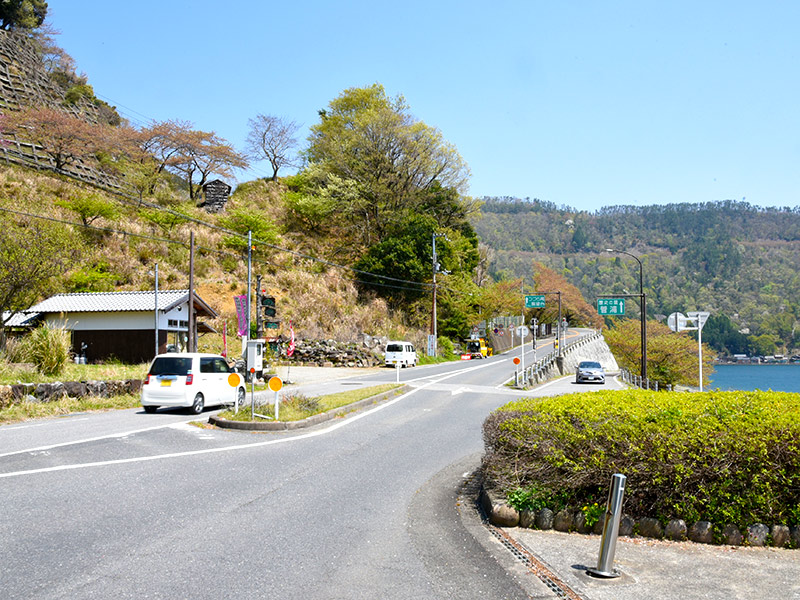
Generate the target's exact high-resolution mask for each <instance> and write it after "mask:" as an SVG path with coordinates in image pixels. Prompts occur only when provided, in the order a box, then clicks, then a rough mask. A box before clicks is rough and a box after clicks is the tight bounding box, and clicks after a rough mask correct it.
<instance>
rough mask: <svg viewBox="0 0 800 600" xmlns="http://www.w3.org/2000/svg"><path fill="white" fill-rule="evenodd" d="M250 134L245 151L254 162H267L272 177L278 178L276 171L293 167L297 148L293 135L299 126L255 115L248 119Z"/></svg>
mask: <svg viewBox="0 0 800 600" xmlns="http://www.w3.org/2000/svg"><path fill="white" fill-rule="evenodd" d="M247 123H248V125H249V126H250V133H248V134H247V150H248V152H250V154H251V156H252V158H253V159H255V160H264V159H266V160H267V161H269V164H270V165H271V166H272V176H271V177H270V179H271V180H272V181H275V180H276V179H277V178H278V169H280V168H281V167H291V166H294V165H295V162H296V161H295V153H294V149H295V148H296V147H297V138H296V137H295V134H296V133H297V130H298V129H300V126H299V125H298V124H297V123H295V122H294V121H288V120H286V119H284V118H282V117H273V116H270V115H256V118H255V119H248V121H247Z"/></svg>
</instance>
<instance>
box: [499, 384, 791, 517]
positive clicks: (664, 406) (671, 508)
mask: <svg viewBox="0 0 800 600" xmlns="http://www.w3.org/2000/svg"><path fill="white" fill-rule="evenodd" d="M484 439H485V442H486V449H487V453H486V457H485V459H484V467H485V470H486V475H487V477H488V480H489V481H490V483H492V484H494V485H496V486H497V487H499V488H500V489H501V490H507V491H514V490H534V492H531V496H532V497H535V498H540V497H542V496H546V494H545V493H543V492H540V490H545V491H546V492H547V493H551V492H550V491H551V490H558V492H559V494H561V497H564V498H567V499H568V500H569V502H570V503H571V504H572V505H574V506H590V505H592V504H593V503H594V502H597V503H598V504H602V503H603V502H604V501H605V498H606V497H607V495H608V482H609V481H610V480H611V477H612V475H613V474H614V473H623V474H625V475H626V477H627V484H626V493H625V499H624V510H625V512H627V513H628V514H630V515H631V516H634V517H641V516H655V517H657V518H660V519H669V518H683V519H684V520H686V521H687V522H695V521H698V520H708V521H711V522H713V523H715V524H718V525H720V526H724V525H725V524H728V523H733V524H736V525H738V526H740V527H743V526H745V525H749V524H752V523H755V522H761V523H786V524H789V525H797V524H800V523H798V514H797V513H798V511H797V506H798V504H800V394H787V393H777V392H705V393H694V394H686V393H678V392H674V393H665V392H648V391H644V390H627V391H623V392H611V391H606V392H595V393H581V394H570V395H566V396H560V397H553V398H543V399H526V400H520V401H517V402H512V403H509V404H507V405H505V406H503V407H502V408H500V409H498V410H497V411H495V412H494V413H492V415H490V417H489V418H488V419H487V420H486V422H485V423H484ZM550 508H552V507H550Z"/></svg>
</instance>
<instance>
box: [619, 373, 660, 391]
mask: <svg viewBox="0 0 800 600" xmlns="http://www.w3.org/2000/svg"><path fill="white" fill-rule="evenodd" d="M619 376H620V379H622V381H624V382H625V383H627V384H629V385H632V386H634V387H638V388H641V389H643V390H654V391H656V392H657V391H658V390H660V389H661V390H667V391H668V392H671V391H672V385H670V384H667V385H664V384H660V383H659V382H658V380H651V379H650V378H649V377H648V378H646V379H642V376H641V375H637V374H636V373H631V372H630V371H629V370H628V369H620V371H619Z"/></svg>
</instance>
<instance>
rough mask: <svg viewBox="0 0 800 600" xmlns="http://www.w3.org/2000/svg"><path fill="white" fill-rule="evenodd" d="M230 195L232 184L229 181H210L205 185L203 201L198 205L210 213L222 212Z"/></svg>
mask: <svg viewBox="0 0 800 600" xmlns="http://www.w3.org/2000/svg"><path fill="white" fill-rule="evenodd" d="M230 196H231V186H229V185H228V184H227V183H225V182H224V181H222V180H221V179H215V180H214V181H209V182H208V183H207V184H205V185H204V186H203V201H202V202H201V203H200V204H198V207H199V208H203V209H205V210H206V212H210V213H218V212H222V211H224V210H225V205H226V204H227V203H228V198H230Z"/></svg>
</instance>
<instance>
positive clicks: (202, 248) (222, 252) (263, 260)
mask: <svg viewBox="0 0 800 600" xmlns="http://www.w3.org/2000/svg"><path fill="white" fill-rule="evenodd" d="M0 211H4V212H8V213H11V214H15V215H18V216H23V217H29V218H34V219H42V220H45V221H50V222H52V223H59V224H62V225H71V226H73V227H82V228H84V229H88V230H90V231H102V232H105V233H116V234H119V235H122V236H130V237H135V238H141V239H146V240H150V241H156V242H162V243H167V244H173V245H178V246H182V247H184V248H188V247H189V244H187V243H186V242H185V241H181V240H175V239H171V238H162V237H156V236H152V235H145V234H143V233H135V232H132V231H126V230H123V229H114V228H111V227H100V226H96V225H87V224H85V223H79V222H76V221H67V220H64V219H57V218H55V217H48V216H45V215H37V214H34V213H28V212H24V211H19V210H14V209H11V208H7V207H4V206H0ZM195 248H196V250H197V251H198V252H200V253H207V254H218V255H222V256H228V257H231V258H235V259H237V260H239V259H241V258H242V255H241V254H237V253H235V252H230V251H227V250H220V249H219V248H211V247H208V246H201V245H197V246H195ZM251 261H252V262H254V263H258V264H263V265H269V266H272V267H275V268H277V269H280V268H282V265H279V264H277V263H275V262H272V261H270V260H268V259H266V258H263V257H259V256H251ZM330 264H331V265H332V266H338V265H335V264H334V263H330ZM345 268H346V267H345ZM357 272H360V273H364V274H367V275H371V276H376V277H383V276H380V275H375V274H373V273H369V272H367V271H357ZM350 281H352V282H353V283H359V284H362V285H368V286H377V287H386V288H393V289H399V290H407V291H413V292H420V291H422V290H420V289H418V288H411V287H407V286H398V285H392V284H387V283H379V282H373V281H364V280H360V279H350ZM397 281H401V282H403V280H397ZM413 283H417V282H413ZM437 287H439V288H440V289H441V286H437Z"/></svg>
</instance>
